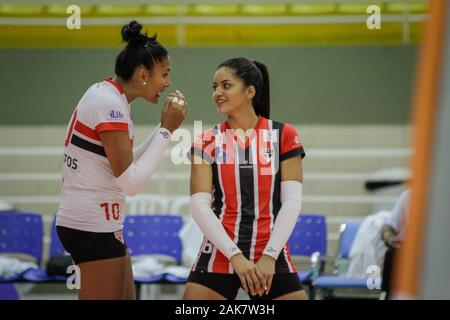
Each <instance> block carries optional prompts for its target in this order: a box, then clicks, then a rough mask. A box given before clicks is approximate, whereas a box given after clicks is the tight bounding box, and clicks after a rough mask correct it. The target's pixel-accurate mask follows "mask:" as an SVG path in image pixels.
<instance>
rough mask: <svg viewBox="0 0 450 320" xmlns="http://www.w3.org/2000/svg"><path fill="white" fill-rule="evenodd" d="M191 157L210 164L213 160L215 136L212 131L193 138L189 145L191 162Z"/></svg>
mask: <svg viewBox="0 0 450 320" xmlns="http://www.w3.org/2000/svg"><path fill="white" fill-rule="evenodd" d="M193 155H196V156H198V157H200V158H202V159H203V160H204V161H206V162H207V163H209V164H212V163H213V162H214V159H215V135H214V131H213V130H208V131H205V132H203V133H201V134H199V135H198V136H197V137H195V140H194V142H193V143H192V145H191V150H190V157H189V158H190V159H191V161H192V157H193Z"/></svg>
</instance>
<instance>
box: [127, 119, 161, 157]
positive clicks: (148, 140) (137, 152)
mask: <svg viewBox="0 0 450 320" xmlns="http://www.w3.org/2000/svg"><path fill="white" fill-rule="evenodd" d="M160 125H161V124H158V125H157V126H156V128H155V130H153V132H152V133H151V134H150V135H149V136H148V137H147V138H146V139H145V141H144V142H142V143H141V144H140V145H139V146H137V147H136V148H135V149H134V150H133V153H134V160H135V161H136V160H139V158H140V157H141V156H142V155H143V154H144V152H145V150H147V149H148V146H149V145H150V143H151V142H152V140H153V139H154V138H155V136H156V134H157V133H158V132H159V129H160Z"/></svg>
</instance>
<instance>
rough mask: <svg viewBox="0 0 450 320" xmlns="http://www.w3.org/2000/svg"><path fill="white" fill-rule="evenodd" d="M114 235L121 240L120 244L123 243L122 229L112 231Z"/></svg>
mask: <svg viewBox="0 0 450 320" xmlns="http://www.w3.org/2000/svg"><path fill="white" fill-rule="evenodd" d="M114 237H116V239H117V240H119V241H120V242H122V244H125V241H124V240H123V233H122V230H119V231H116V232H114Z"/></svg>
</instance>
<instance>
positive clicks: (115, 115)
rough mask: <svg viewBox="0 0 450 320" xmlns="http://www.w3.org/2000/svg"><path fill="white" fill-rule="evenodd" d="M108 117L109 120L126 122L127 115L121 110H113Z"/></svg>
mask: <svg viewBox="0 0 450 320" xmlns="http://www.w3.org/2000/svg"><path fill="white" fill-rule="evenodd" d="M108 117H109V118H108V120H125V115H124V114H123V112H122V111H120V110H111V111H110V112H109V114H108Z"/></svg>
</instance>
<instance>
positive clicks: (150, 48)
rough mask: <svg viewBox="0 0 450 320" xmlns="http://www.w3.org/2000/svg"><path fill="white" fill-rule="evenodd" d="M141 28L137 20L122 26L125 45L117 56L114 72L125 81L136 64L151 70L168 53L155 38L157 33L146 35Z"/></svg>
mask: <svg viewBox="0 0 450 320" xmlns="http://www.w3.org/2000/svg"><path fill="white" fill-rule="evenodd" d="M141 29H142V25H141V24H140V23H139V22H137V21H131V22H130V23H129V24H127V25H124V26H123V27H122V31H121V34H122V39H123V41H125V42H127V45H126V46H125V48H123V50H122V51H121V52H120V53H119V55H118V56H117V59H116V67H115V73H116V75H117V76H118V77H120V78H122V79H123V80H125V81H129V80H130V79H131V77H132V76H133V73H134V70H136V68H137V67H138V66H140V65H143V66H145V67H146V68H147V69H148V70H152V69H153V66H154V65H155V63H156V62H160V61H162V60H163V59H165V58H167V56H168V55H169V53H168V52H167V50H166V48H164V46H163V45H162V44H161V43H159V42H158V41H157V40H156V38H157V34H154V35H153V36H151V37H148V36H147V33H145V34H144V33H141Z"/></svg>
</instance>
